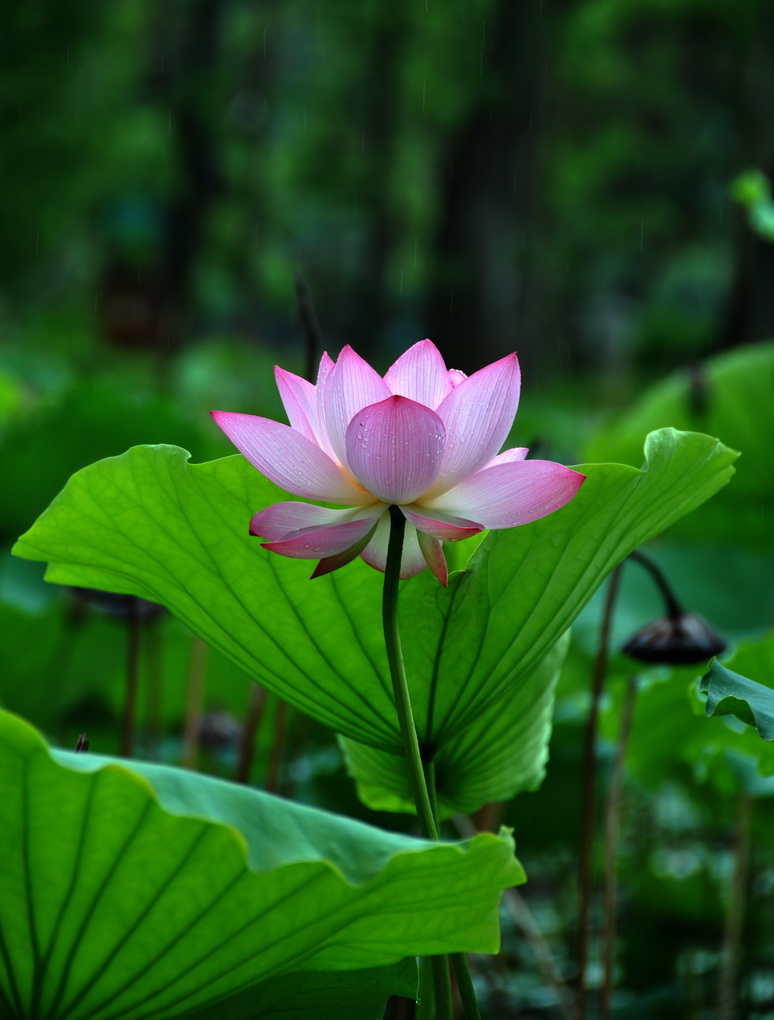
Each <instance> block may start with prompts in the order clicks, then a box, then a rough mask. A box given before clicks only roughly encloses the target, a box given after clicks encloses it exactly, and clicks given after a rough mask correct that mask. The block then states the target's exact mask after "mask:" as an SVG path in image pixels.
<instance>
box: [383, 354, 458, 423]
mask: <svg viewBox="0 0 774 1020" xmlns="http://www.w3.org/2000/svg"><path fill="white" fill-rule="evenodd" d="M384 381H385V382H386V383H387V385H388V386H389V387H390V389H391V390H392V392H393V393H394V394H395V395H396V396H400V397H409V399H411V400H416V402H417V403H418V404H424V405H425V407H431V408H433V409H435V408H436V407H438V405H439V404H440V403H441V401H442V400H443V398H444V397H445V396H446V395H447V394H448V393H451V390H452V384H451V382H450V381H449V373H448V372H447V371H446V365H445V364H444V360H443V358H442V356H441V352H440V351H439V350H438V348H437V347H436V346H435V344H434V343H433V341H432V340H420V342H419V343H418V344H414V346H413V347H409V349H408V350H407V351H406V352H405V353H404V354H401V356H400V357H399V358H398V360H397V361H396V362H395V364H394V365H393V366H392V367H391V368H390V369H389V370H388V372H387V374H386V375H385V377H384Z"/></svg>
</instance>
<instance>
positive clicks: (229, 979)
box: [0, 712, 524, 1020]
mask: <svg viewBox="0 0 774 1020" xmlns="http://www.w3.org/2000/svg"><path fill="white" fill-rule="evenodd" d="M0 802H2V804H3V825H2V827H0V1015H2V1016H4V1017H6V1016H7V1017H9V1018H14V1020H33V1018H38V1017H41V1016H46V1017H48V1018H49V1020H164V1018H172V1017H186V1016H189V1015H190V1014H191V1013H194V1012H195V1011H196V1010H204V1009H206V1008H207V1007H208V1006H209V1005H213V1006H214V1005H216V1004H217V1003H219V1002H220V1001H221V1000H224V999H225V1000H227V999H229V998H233V997H234V996H235V995H237V994H238V993H240V992H243V991H244V992H246V991H247V990H248V989H251V990H256V988H257V987H259V986H260V984H261V983H262V982H263V981H266V980H270V979H275V978H277V977H279V976H281V975H283V974H286V975H287V974H291V973H295V972H308V971H354V970H357V971H361V970H363V969H369V968H374V967H390V966H393V965H395V964H396V963H398V962H399V961H401V960H402V959H404V958H405V957H407V956H416V955H436V954H441V953H448V952H457V951H474V952H495V951H496V950H497V948H498V902H499V899H500V895H501V893H502V890H503V889H504V888H506V887H508V886H510V885H514V884H516V883H519V882H521V881H523V879H524V874H523V871H522V869H521V866H520V865H519V864H518V862H517V861H516V860H515V858H514V856H513V842H512V840H511V839H510V837H509V836H508V835H507V834H505V833H504V834H502V835H501V836H499V837H497V836H494V835H491V834H482V835H480V836H477V837H476V838H475V839H473V840H470V841H467V842H461V843H454V844H440V843H430V842H426V841H420V840H415V839H412V838H411V837H408V836H403V835H399V834H391V833H386V832H381V831H379V830H376V829H373V828H371V827H369V826H367V825H364V824H362V823H359V822H354V821H351V820H349V819H346V818H341V817H338V816H335V815H329V814H326V813H325V812H322V811H318V810H314V809H312V808H307V807H303V806H300V805H296V804H292V803H289V802H286V801H283V800H281V799H279V798H275V797H271V796H269V795H268V794H264V793H261V792H259V791H256V790H252V789H249V788H247V787H243V786H237V785H235V784H230V783H225V782H223V781H221V780H217V779H213V778H211V777H207V776H203V775H200V774H196V773H192V772H187V771H184V770H178V769H173V768H169V767H166V766H159V765H148V764H143V763H138V762H119V761H118V760H111V759H107V758H98V757H96V756H92V755H90V754H75V753H72V752H67V751H53V752H51V751H49V750H48V748H47V746H46V744H45V742H44V741H43V739H42V738H41V737H40V736H39V734H38V733H37V732H36V731H35V730H33V729H32V728H31V727H30V726H29V725H28V724H27V723H25V722H23V721H22V720H21V719H19V718H18V717H16V716H13V715H10V714H9V713H6V712H2V713H0ZM299 987H300V986H299ZM405 987H406V982H405V975H404V976H403V977H402V978H401V979H400V980H398V981H396V982H395V984H394V991H396V992H397V993H401V992H403V991H405ZM250 1015H253V1014H250ZM291 1015H292V1013H291Z"/></svg>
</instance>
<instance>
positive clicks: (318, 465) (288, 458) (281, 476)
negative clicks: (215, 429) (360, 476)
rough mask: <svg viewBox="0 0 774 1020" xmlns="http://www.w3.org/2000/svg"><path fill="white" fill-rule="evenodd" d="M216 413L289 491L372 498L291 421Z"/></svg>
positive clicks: (335, 498)
mask: <svg viewBox="0 0 774 1020" xmlns="http://www.w3.org/2000/svg"><path fill="white" fill-rule="evenodd" d="M212 417H213V418H214V419H215V422H216V423H217V424H218V425H219V426H220V428H222V429H223V431H224V432H225V433H226V435H227V436H228V438H229V439H230V440H231V442H232V443H233V444H234V446H236V448H237V449H238V450H239V451H240V453H243V454H244V455H245V457H247V459H248V460H249V461H250V463H251V464H252V465H253V466H254V467H256V468H258V470H259V471H260V472H261V474H264V475H266V477H267V478H269V479H271V481H272V482H274V483H275V485H279V486H280V487H281V488H283V489H286V490H287V491H288V492H292V493H294V494H295V495H296V496H302V497H304V498H305V499H319V500H324V501H326V502H331V503H349V504H352V503H358V504H360V505H362V504H364V503H370V502H372V499H373V497H371V496H369V495H368V493H366V492H363V491H362V490H361V489H358V488H356V486H355V485H353V483H352V482H351V481H350V480H349V479H348V478H347V477H346V476H345V475H344V473H343V472H342V471H341V469H340V468H339V467H338V465H336V464H334V462H333V461H332V460H331V458H330V457H329V456H328V454H327V453H325V452H324V451H323V450H321V449H320V447H319V446H317V444H316V443H314V442H313V441H312V440H311V439H307V437H306V436H304V435H302V434H301V433H300V432H296V431H294V430H293V429H292V428H290V427H289V426H288V425H283V424H282V423H281V422H277V421H272V420H271V419H270V418H258V417H256V415H254V414H236V413H234V412H232V411H213V412H212Z"/></svg>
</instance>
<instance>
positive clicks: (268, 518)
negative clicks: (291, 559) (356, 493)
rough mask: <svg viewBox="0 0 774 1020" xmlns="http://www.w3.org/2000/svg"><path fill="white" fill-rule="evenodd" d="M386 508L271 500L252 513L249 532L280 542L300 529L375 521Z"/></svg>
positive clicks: (309, 529)
mask: <svg viewBox="0 0 774 1020" xmlns="http://www.w3.org/2000/svg"><path fill="white" fill-rule="evenodd" d="M387 509H388V507H386V506H385V505H384V504H376V505H374V506H369V507H362V508H358V507H353V508H352V509H349V510H330V509H328V507H324V506H316V505H315V504H314V503H295V502H293V503H290V502H288V503H274V504H273V506H267V507H266V509H265V510H261V511H259V513H257V514H255V516H254V517H253V519H252V520H251V521H250V534H251V535H257V536H258V537H260V538H265V539H268V541H269V542H281V541H283V540H284V539H287V538H296V537H297V536H298V534H299V532H302V531H316V530H318V529H319V528H327V527H330V526H332V525H337V524H346V523H347V522H348V521H355V520H362V519H370V520H371V521H372V523H374V522H375V521H376V519H377V517H378V516H379V515H380V514H382V513H384V511H385V510H387Z"/></svg>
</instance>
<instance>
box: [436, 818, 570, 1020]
mask: <svg viewBox="0 0 774 1020" xmlns="http://www.w3.org/2000/svg"><path fill="white" fill-rule="evenodd" d="M454 824H455V826H456V827H457V829H458V830H459V832H460V834H461V835H462V836H464V837H465V838H466V839H470V838H472V837H473V836H475V834H476V831H477V827H476V826H475V825H473V824H472V822H471V821H470V819H469V818H467V817H465V816H464V815H455V816H454ZM503 906H504V907H505V908H506V910H507V911H508V913H509V914H510V915H511V917H512V918H513V921H514V924H515V925H516V927H517V928H518V929H519V931H520V932H521V934H522V937H523V938H524V941H525V942H526V943H527V945H528V946H529V948H530V951H531V952H532V955H533V957H534V959H535V963H536V964H537V967H538V970H539V971H540V974H541V976H542V978H543V980H544V981H545V983H546V985H547V986H548V987H549V988H550V989H551V991H552V992H553V993H554V995H555V996H556V1007H557V1009H558V1010H559V1012H560V1013H561V1015H562V1017H563V1018H564V1020H574V1017H575V1013H574V1010H573V1005H572V999H571V996H570V993H569V991H568V989H567V985H566V984H565V983H564V979H563V978H562V975H561V974H560V973H559V967H558V966H557V963H556V960H555V959H554V956H553V953H552V952H551V949H550V948H549V945H548V943H547V942H546V940H545V939H544V938H543V933H542V932H541V930H540V928H539V927H538V923H537V921H536V920H535V916H534V914H533V913H532V911H531V910H530V909H529V906H528V904H527V901H526V900H525V899H524V897H523V896H522V895H521V894H520V893H519V892H517V891H516V889H506V890H505V891H504V893H503Z"/></svg>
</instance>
